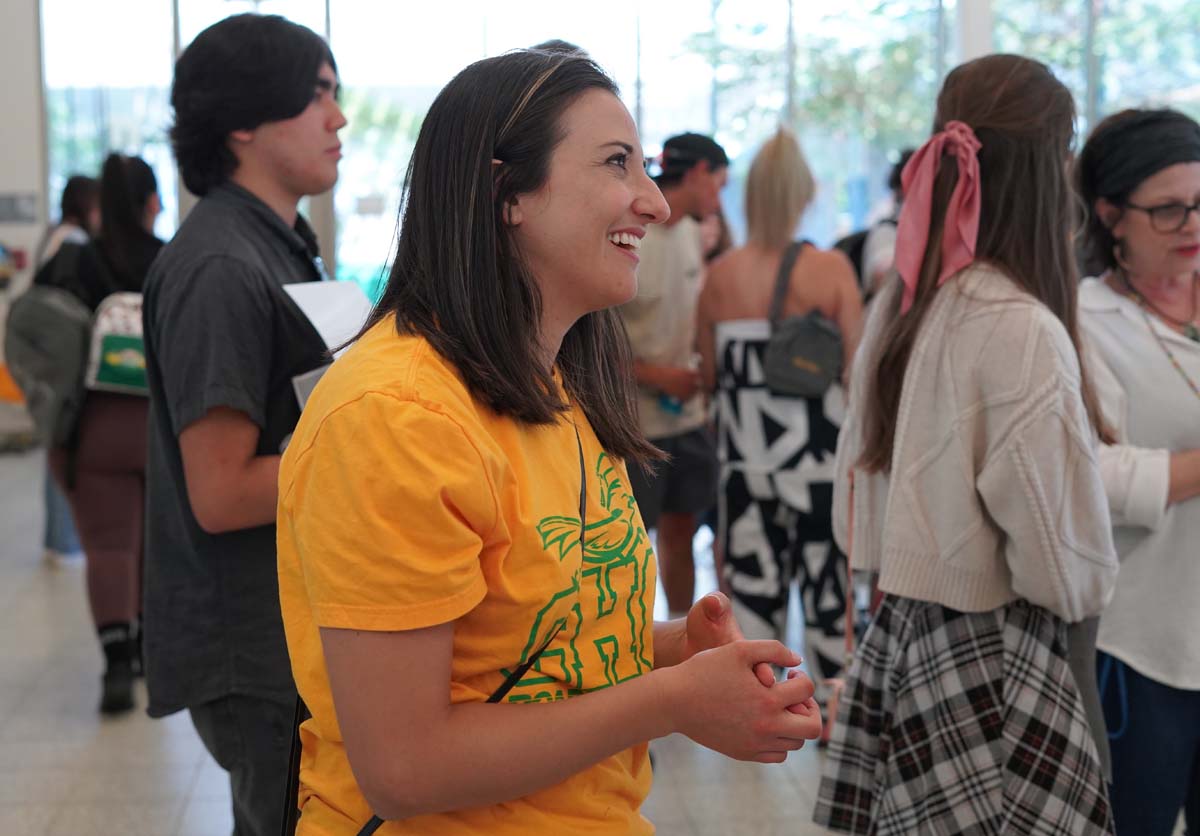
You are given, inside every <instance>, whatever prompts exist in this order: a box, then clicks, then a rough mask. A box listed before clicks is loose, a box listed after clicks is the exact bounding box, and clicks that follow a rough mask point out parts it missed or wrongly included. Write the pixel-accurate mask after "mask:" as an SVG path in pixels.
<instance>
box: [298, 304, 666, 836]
mask: <svg viewBox="0 0 1200 836" xmlns="http://www.w3.org/2000/svg"><path fill="white" fill-rule="evenodd" d="M576 427H578V433H579V436H578V437H579V440H580V442H581V443H582V448H583V456H584V464H585V467H584V470H585V473H586V478H587V490H586V500H587V521H586V530H585V547H584V548H583V549H581V547H580V539H579V532H580V519H579V504H580V468H579V447H578V445H577V442H576V431H575V428H576ZM279 496H280V501H279V597H280V604H281V607H282V610H283V622H284V628H285V630H286V632H287V642H288V651H289V652H290V654H291V659H292V671H293V673H294V674H295V677H296V683H297V685H298V686H299V689H300V694H301V696H302V697H303V698H304V701H305V703H306V704H307V705H308V707H309V710H310V711H311V712H312V715H313V717H312V719H311V720H308V721H307V722H306V723H305V724H304V726H303V727H302V729H301V738H302V740H303V743H304V751H303V757H302V759H301V765H300V780H301V787H300V803H301V805H302V807H303V815H302V817H301V820H300V827H299V830H298V831H297V833H298V834H300V835H301V836H316V834H321V836H326V835H327V834H328V836H332V835H333V834H355V833H357V832H358V829H359V828H360V827H361V826H362V825H363V824H364V823H365V822H366V821H367V819H369V818H370V816H371V810H370V809H369V807H368V805H367V802H366V800H365V799H364V798H363V796H362V794H361V793H360V792H359V790H358V786H357V784H356V783H355V781H354V777H353V775H352V774H351V771H350V765H349V762H348V761H347V759H346V750H345V746H344V743H343V741H342V735H341V732H340V730H339V728H338V724H337V719H336V716H335V714H334V709H333V700H332V696H331V694H330V690H329V676H328V672H327V670H326V667H325V659H324V655H323V653H322V649H321V641H320V636H319V633H318V628H319V627H340V628H346V629H356V630H387V631H391V630H411V629H418V628H422V627H429V626H433V625H436V624H444V623H446V622H449V621H455V622H456V626H455V633H454V656H453V662H452V668H451V682H450V696H451V700H452V701H453V702H456V703H458V702H466V701H470V700H475V701H480V702H482V701H484V700H486V699H487V697H488V696H489V695H490V694H491V693H492V692H493V691H495V690H496V689H497V688H499V687H500V685H501V683H502V682H503V681H504V679H505V677H506V676H507V675H508V673H509V672H510V671H512V670H513V669H514V668H515V667H516V666H517V665H519V664H520V663H521V662H522V661H524V660H525V659H526V658H528V657H529V656H530V655H531V654H532V653H534V652H535V651H536V649H537V647H539V646H541V644H542V642H543V641H544V640H545V638H546V637H547V636H549V635H550V634H552V633H555V632H556V631H557V633H556V635H555V638H554V639H553V641H552V642H551V644H550V645H549V647H548V649H547V650H546V651H545V652H544V653H543V654H542V656H541V658H540V659H539V661H538V662H537V664H536V665H535V666H534V668H533V669H532V670H530V671H529V672H528V673H527V674H526V675H525V676H524V677H523V678H522V680H521V681H520V682H519V683H518V684H517V685H516V687H514V688H513V689H512V691H510V692H509V694H508V696H507V697H506V701H508V702H512V703H523V702H541V701H549V700H558V699H566V698H569V697H572V696H575V695H577V694H580V693H585V692H588V691H594V690H597V689H600V688H605V687H608V686H610V685H615V684H617V683H619V682H623V681H626V680H629V679H632V678H633V677H636V676H640V675H641V674H643V673H647V672H649V671H650V670H651V668H652V666H653V661H654V648H653V638H652V628H653V609H654V588H655V560H654V553H653V550H652V548H651V546H650V543H649V540H648V538H647V536H646V531H645V527H644V526H643V524H642V519H641V516H640V514H639V513H638V510H637V506H636V505H635V504H634V500H633V495H632V493H631V492H630V490H629V479H628V475H627V473H626V471H625V466H624V464H623V463H622V462H620V461H618V460H616V459H614V458H612V457H610V456H609V455H608V454H607V453H605V452H604V450H603V449H602V448H601V446H600V443H599V441H598V440H597V438H596V435H595V433H594V432H593V431H592V428H591V425H590V424H589V423H588V421H587V418H586V417H585V416H584V414H583V412H582V411H581V410H579V409H578V408H574V409H572V410H571V412H570V413H569V414H567V415H565V416H564V418H563V419H562V420H561V421H559V422H558V423H557V424H556V425H554V426H527V425H522V424H519V423H517V422H515V421H513V420H512V419H511V418H504V417H500V416H498V415H496V414H495V413H494V412H492V411H491V410H490V409H488V408H487V407H486V406H484V405H483V404H481V403H480V402H478V401H476V400H474V399H473V398H472V397H471V395H470V393H469V392H468V390H467V388H466V386H465V385H464V384H463V382H462V380H461V379H460V378H459V376H458V375H457V373H456V372H455V370H454V369H453V367H452V366H450V365H449V364H448V363H447V362H446V361H445V360H444V359H443V358H442V357H441V356H440V355H438V354H437V352H436V351H434V350H433V348H432V347H431V346H430V345H429V344H428V343H427V342H426V341H425V340H424V339H422V338H418V337H400V336H398V335H397V334H396V331H395V325H394V320H393V319H391V318H388V319H386V320H384V321H383V322H381V323H379V324H378V325H377V326H376V327H374V328H372V329H371V330H370V331H369V332H368V333H367V334H365V335H364V336H363V338H362V339H361V340H359V342H358V343H357V344H356V345H355V346H354V347H353V348H351V349H350V350H349V351H348V352H347V353H346V354H345V355H344V356H343V357H342V358H341V359H339V360H338V361H337V362H336V363H335V364H334V365H333V367H332V368H331V369H330V370H329V371H328V372H327V373H326V375H325V376H324V378H323V379H322V380H321V382H320V384H319V385H318V386H317V387H316V389H315V391H314V392H313V394H312V397H311V399H310V400H309V402H308V404H307V406H306V407H305V410H304V414H303V415H302V416H301V419H300V423H299V425H298V426H297V427H296V431H295V433H294V435H293V437H292V440H291V443H290V444H289V446H288V449H287V453H286V454H285V455H284V457H283V463H282V465H281V468H280V474H279ZM560 628H561V629H560ZM397 751H398V752H399V751H401V749H400V747H399V745H397ZM649 790H650V765H649V760H648V756H647V747H646V746H645V745H644V744H643V745H639V746H636V747H634V748H632V749H629V750H626V751H624V752H621V753H619V754H617V755H614V756H612V757H610V758H607V759H605V760H604V761H601V762H600V763H598V764H596V765H595V766H593V767H591V768H589V769H586V770H584V771H583V772H580V773H578V774H576V775H572V776H571V777H569V778H567V779H566V780H564V781H563V782H561V783H560V784H557V785H555V786H553V787H549V788H547V789H545V790H542V791H540V792H537V793H534V794H532V795H529V796H525V797H524V798H519V799H516V800H514V801H510V802H507V803H504V804H497V805H494V806H491V807H482V808H473V809H469V810H461V811H458V812H455V813H446V814H441V815H431V816H421V817H418V818H414V819H409V820H406V821H403V822H388V823H386V824H385V825H384V826H383V827H382V828H381V829H380V830H379V834H380V836H384V834H400V833H421V834H439V836H440V835H441V834H459V833H462V834H466V833H471V834H478V833H488V834H521V835H522V836H527V835H528V834H534V833H548V834H550V833H553V834H561V833H613V834H617V833H620V834H627V833H652V832H653V830H654V828H653V827H652V826H651V825H650V823H649V822H648V821H647V820H646V819H644V818H643V817H642V816H641V814H640V813H639V812H638V810H639V807H640V806H641V803H642V801H643V800H644V799H645V797H646V794H647V793H648V792H649Z"/></svg>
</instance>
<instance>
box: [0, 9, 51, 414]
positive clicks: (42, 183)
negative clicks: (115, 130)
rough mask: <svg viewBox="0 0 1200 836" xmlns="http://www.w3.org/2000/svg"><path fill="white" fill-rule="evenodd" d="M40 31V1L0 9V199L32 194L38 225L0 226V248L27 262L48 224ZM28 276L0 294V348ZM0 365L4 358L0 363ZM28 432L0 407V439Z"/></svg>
mask: <svg viewBox="0 0 1200 836" xmlns="http://www.w3.org/2000/svg"><path fill="white" fill-rule="evenodd" d="M41 43H42V38H41V31H40V26H39V23H38V0H3V2H2V3H0V79H4V82H3V83H2V84H0V194H12V193H21V194H33V195H36V198H37V220H35V221H33V222H31V223H20V224H14V223H0V242H3V243H4V244H5V246H7V247H10V248H13V249H22V250H25V252H26V254H27V259H28V261H29V262H32V261H33V256H34V249H35V248H36V247H37V244H38V240H39V239H40V238H41V235H42V231H43V229H44V228H45V225H46V222H47V211H46V192H45V189H46V159H45V144H46V143H45V141H44V135H45V131H44V130H43V124H44V122H43V119H44V110H43V107H42V69H41V67H42V64H41V61H42V59H41ZM31 276H32V271H31V269H30V268H29V267H26V269H25V270H23V271H21V273H19V274H18V275H17V277H16V279H15V280H14V282H13V284H12V285H11V286H10V288H9V291H8V293H0V343H2V340H3V331H4V319H5V314H6V313H7V311H8V294H10V293H11V292H12V291H13V289H20V288H22V287H24V286H25V285H26V284H27V283H28V282H29V281H30V278H31ZM0 362H2V358H0ZM27 427H28V419H27V418H26V416H25V414H24V410H23V409H19V408H16V407H15V406H14V405H12V404H6V403H2V402H0V436H2V435H5V434H7V433H11V432H14V431H20V430H22V429H25V428H27Z"/></svg>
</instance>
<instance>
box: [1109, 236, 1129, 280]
mask: <svg viewBox="0 0 1200 836" xmlns="http://www.w3.org/2000/svg"><path fill="white" fill-rule="evenodd" d="M1113 242H1114V243H1113V248H1112V252H1113V261H1115V262H1116V264H1117V266H1118V267H1120V268H1121V269H1122V270H1124V271H1125V272H1129V268H1128V266H1127V265H1126V264H1125V240H1124V239H1122V238H1114V239H1113Z"/></svg>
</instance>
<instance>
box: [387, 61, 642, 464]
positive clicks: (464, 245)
mask: <svg viewBox="0 0 1200 836" xmlns="http://www.w3.org/2000/svg"><path fill="white" fill-rule="evenodd" d="M589 90H604V91H607V92H610V93H613V94H614V95H615V94H616V92H617V87H616V85H615V84H614V83H613V81H612V79H610V78H609V77H608V76H607V75H605V73H604V71H603V70H601V69H600V68H599V67H598V66H597V65H596V64H595V63H593V62H592V61H591V59H589V58H588V57H587V56H586V55H583V54H582V53H563V52H558V53H551V52H545V51H536V50H523V51H517V52H511V53H508V54H506V55H501V56H498V57H495V58H487V59H484V60H482V61H477V62H476V63H474V64H472V65H470V66H469V67H467V68H466V69H465V70H463V71H462V72H460V73H459V74H458V75H457V76H455V78H454V79H453V80H452V81H451V82H450V83H449V84H447V85H446V87H445V88H444V89H443V90H442V91H441V93H439V94H438V96H437V98H436V99H435V100H434V102H433V105H432V106H431V107H430V108H429V113H428V114H427V115H426V116H425V120H424V122H423V123H422V125H421V130H420V132H419V134H418V136H417V142H416V145H415V147H414V148H413V154H412V159H411V160H410V162H409V166H408V174H407V176H406V178H405V188H404V192H405V194H404V198H405V199H404V206H403V209H402V210H401V223H400V240H399V244H398V247H397V253H396V258H395V261H394V262H393V264H392V269H391V275H390V276H389V278H388V283H387V288H386V289H385V290H384V293H383V296H382V298H380V300H379V304H378V305H377V306H376V307H375V310H374V311H373V313H372V314H371V316H370V318H369V319H368V321H367V324H366V326H365V327H364V329H363V331H364V332H365V331H366V330H368V329H370V328H371V327H372V326H373V325H374V324H375V323H377V322H379V321H381V320H383V319H384V318H386V317H387V316H389V315H392V314H394V315H395V317H396V328H397V330H398V331H399V332H400V333H401V334H416V335H420V336H422V337H424V338H425V339H427V340H428V341H429V343H430V344H431V345H432V346H433V347H434V349H436V350H437V352H438V353H439V354H441V355H442V356H443V357H445V358H446V360H448V361H449V362H450V363H451V364H453V365H454V367H455V368H456V369H457V370H458V372H459V374H461V375H462V378H463V380H464V382H465V383H466V385H467V388H468V389H469V390H470V391H471V394H472V395H473V396H474V397H476V398H478V399H479V400H480V401H482V402H484V403H485V404H487V405H488V407H490V408H491V409H492V410H494V411H495V412H497V413H499V414H500V415H507V416H509V417H511V418H513V419H515V420H517V421H520V422H522V423H525V424H551V423H554V422H555V421H557V420H559V417H560V415H562V413H563V412H564V411H565V410H566V408H567V406H566V404H564V403H563V402H562V399H561V398H560V396H559V395H558V387H557V385H556V384H555V382H554V378H553V376H552V372H551V370H550V369H548V368H546V367H545V365H544V364H543V362H542V360H541V359H540V350H541V349H540V346H539V343H538V333H539V322H540V319H541V312H542V297H541V293H540V291H539V289H538V283H537V281H536V279H535V278H534V277H533V276H532V275H531V274H530V272H529V269H528V268H527V267H526V265H525V263H524V260H523V259H522V258H521V256H520V253H519V251H518V248H517V246H516V243H515V241H514V240H513V237H512V235H511V234H510V228H509V226H508V224H506V223H505V221H504V208H505V206H506V205H507V204H508V203H510V202H511V201H512V200H513V199H514V198H515V197H516V196H517V195H520V194H526V193H529V192H532V191H535V190H537V189H538V188H540V187H541V186H542V185H543V184H544V183H545V182H546V178H547V177H548V176H549V171H550V158H551V155H552V154H553V152H554V149H555V148H556V147H557V146H558V144H559V142H560V141H561V140H562V138H563V131H562V127H561V124H560V123H561V118H562V115H563V113H564V112H565V111H566V110H567V108H568V107H570V105H571V104H572V103H573V102H574V101H575V100H576V99H578V98H579V96H580V95H582V94H583V93H585V92H587V91H589ZM494 161H499V162H500V163H501V165H499V166H496V165H494ZM558 368H559V370H560V371H561V373H562V380H563V386H564V388H565V389H566V391H567V393H568V394H569V395H570V396H571V397H572V398H574V399H575V401H576V402H577V403H578V404H579V405H580V407H581V408H582V409H583V411H584V413H585V414H586V415H587V417H588V421H590V422H591V424H592V427H593V428H594V429H595V431H596V436H597V437H598V438H599V439H600V443H601V444H603V445H604V448H605V449H606V450H607V451H608V452H610V453H612V454H614V455H616V456H621V457H623V458H631V459H634V460H638V461H646V460H652V459H660V458H662V453H661V452H660V451H659V450H658V449H657V448H655V447H654V446H653V445H651V444H650V442H649V441H647V440H646V438H645V436H644V435H642V433H641V430H640V429H639V424H638V420H637V390H636V388H635V385H634V379H633V356H632V352H631V349H630V348H629V338H628V337H627V336H626V334H625V327H624V325H623V324H622V321H621V318H620V315H619V314H618V313H617V312H616V311H614V310H612V309H606V310H602V311H595V312H593V313H589V314H586V315H584V316H582V317H580V318H579V320H578V321H576V322H575V324H574V325H573V326H571V329H570V330H569V331H567V333H566V335H565V336H564V337H563V341H562V345H561V346H560V348H559V352H558Z"/></svg>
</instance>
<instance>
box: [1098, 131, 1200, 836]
mask: <svg viewBox="0 0 1200 836" xmlns="http://www.w3.org/2000/svg"><path fill="white" fill-rule="evenodd" d="M1076 176H1077V181H1078V188H1079V192H1080V194H1081V195H1082V197H1083V198H1084V200H1085V202H1086V204H1087V209H1088V217H1087V226H1086V232H1085V241H1084V243H1085V250H1086V253H1085V254H1086V262H1087V263H1086V266H1087V268H1088V269H1089V271H1090V272H1091V273H1092V275H1093V276H1094V278H1089V279H1085V280H1084V282H1083V284H1082V286H1081V288H1080V294H1079V305H1080V323H1081V325H1082V328H1083V331H1084V333H1085V337H1086V342H1087V344H1088V346H1089V348H1090V351H1091V354H1092V357H1091V359H1092V363H1091V368H1092V370H1093V374H1094V379H1095V381H1096V388H1097V392H1098V395H1099V398H1100V402H1101V409H1102V412H1103V414H1104V418H1105V421H1106V423H1107V424H1108V427H1109V430H1110V431H1111V432H1112V434H1113V435H1114V436H1115V438H1116V440H1117V441H1118V442H1119V446H1114V447H1110V448H1107V449H1106V450H1103V451H1102V453H1101V467H1102V470H1103V472H1104V475H1105V488H1106V490H1107V493H1108V496H1109V503H1110V509H1111V512H1112V518H1113V524H1114V526H1115V531H1114V535H1115V536H1114V539H1115V541H1116V545H1117V550H1118V552H1119V553H1120V556H1121V573H1120V575H1119V577H1118V579H1117V588H1116V593H1115V594H1114V596H1113V599H1112V602H1111V603H1110V604H1109V606H1108V608H1107V609H1106V610H1105V612H1104V614H1103V616H1102V617H1101V619H1100V632H1099V638H1098V642H1097V644H1098V647H1099V648H1100V650H1099V653H1098V655H1097V661H1098V677H1099V682H1100V688H1101V692H1102V694H1101V695H1102V700H1103V705H1104V715H1105V720H1106V723H1107V725H1108V734H1109V738H1110V745H1111V750H1112V761H1113V784H1112V805H1113V814H1114V818H1115V821H1116V827H1117V833H1118V834H1126V833H1130V834H1133V833H1136V834H1139V836H1157V834H1164V836H1167V834H1170V833H1172V832H1173V830H1174V828H1175V823H1176V820H1177V819H1178V817H1179V811H1180V809H1181V808H1182V809H1184V810H1185V812H1186V816H1187V826H1188V832H1189V833H1191V832H1196V830H1197V828H1200V607H1197V606H1196V600H1195V599H1196V595H1197V593H1200V499H1197V496H1198V495H1200V449H1197V448H1200V125H1198V124H1197V123H1196V122H1195V121H1193V120H1192V119H1190V118H1188V117H1187V116H1185V115H1183V114H1182V113H1177V112H1175V111H1172V110H1126V111H1122V112H1121V113H1117V114H1114V115H1112V116H1110V117H1108V118H1107V119H1105V120H1104V121H1103V122H1101V123H1100V124H1099V125H1097V126H1096V129H1095V131H1093V133H1092V135H1091V137H1090V138H1089V139H1088V141H1087V144H1086V145H1085V146H1084V148H1083V151H1082V153H1081V154H1080V156H1079V159H1078V161H1077V164H1076Z"/></svg>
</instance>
